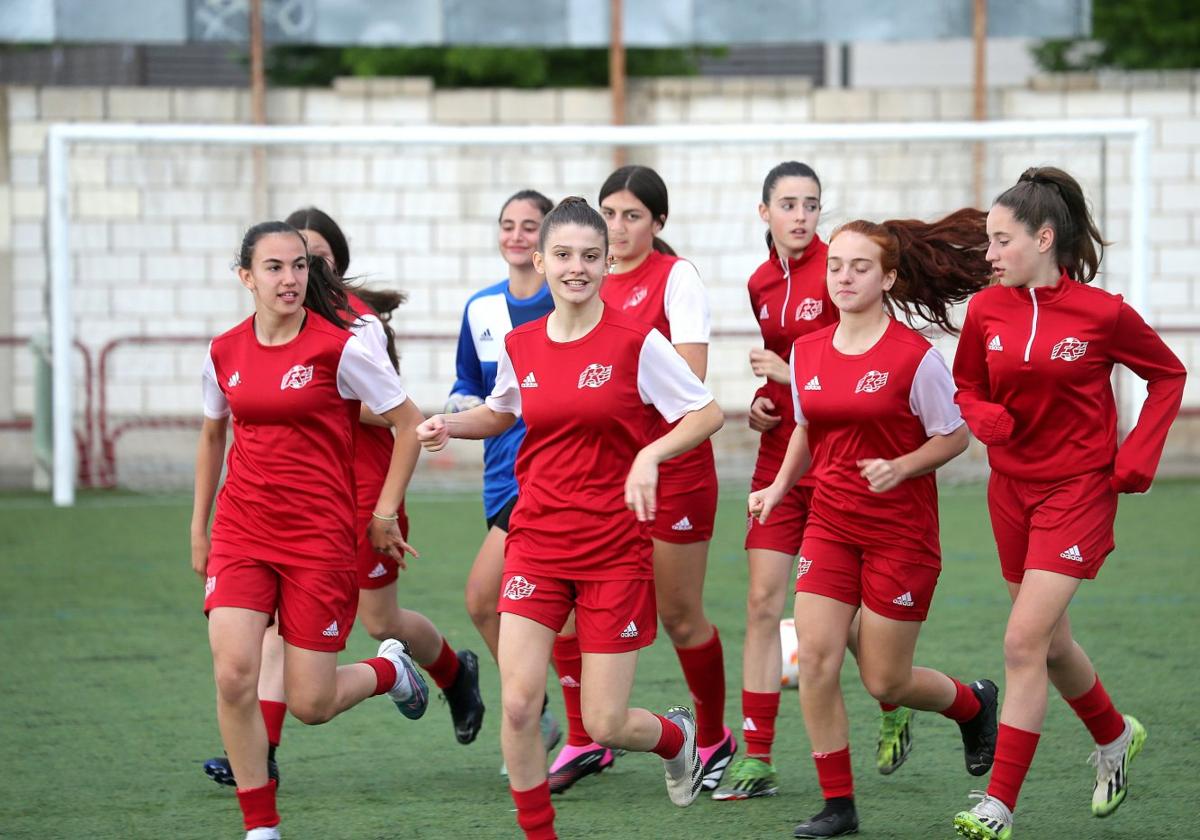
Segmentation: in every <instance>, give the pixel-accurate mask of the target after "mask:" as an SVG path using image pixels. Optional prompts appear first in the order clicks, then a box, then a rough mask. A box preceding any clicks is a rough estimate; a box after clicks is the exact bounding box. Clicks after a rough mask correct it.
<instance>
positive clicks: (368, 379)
mask: <svg viewBox="0 0 1200 840" xmlns="http://www.w3.org/2000/svg"><path fill="white" fill-rule="evenodd" d="M337 386H338V393H339V394H341V395H342V397H343V398H345V399H348V400H360V401H361V402H362V403H363V405H365V406H366V407H367V408H369V409H371V411H373V412H375V413H376V414H384V413H385V412H388V411H391V410H392V409H393V408H395V407H396V406H398V405H401V404H403V402H404V401H405V400H407V399H408V394H407V393H405V391H404V386H403V385H401V384H400V377H399V376H398V375H397V374H396V371H394V370H392V366H391V364H390V363H389V362H388V360H387V357H386V356H384V357H383V358H382V359H381V358H380V357H379V355H378V353H376V352H374V351H373V350H371V348H370V347H368V346H367V344H366V343H365V342H364V341H363V340H362V339H360V338H359V337H358V336H357V335H351V336H350V339H349V341H347V342H346V345H345V346H344V347H343V348H342V358H341V359H340V360H339V361H338V369H337Z"/></svg>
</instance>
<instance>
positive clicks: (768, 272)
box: [747, 236, 838, 486]
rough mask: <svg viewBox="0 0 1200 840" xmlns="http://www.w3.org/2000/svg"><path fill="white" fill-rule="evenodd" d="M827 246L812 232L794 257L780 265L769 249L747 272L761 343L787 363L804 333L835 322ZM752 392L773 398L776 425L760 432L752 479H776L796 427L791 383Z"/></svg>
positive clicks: (809, 482) (805, 480) (768, 384)
mask: <svg viewBox="0 0 1200 840" xmlns="http://www.w3.org/2000/svg"><path fill="white" fill-rule="evenodd" d="M828 255H829V246H828V245H826V244H825V243H824V242H822V241H821V239H820V237H816V236H814V237H813V240H812V242H811V243H809V246H808V247H807V248H805V249H804V253H803V254H802V255H801V256H800V259H798V260H788V261H787V264H786V265H784V263H783V262H782V260H780V258H779V252H778V251H776V250H775V249H774V248H772V249H771V254H770V257H769V258H768V259H767V261H766V262H764V263H763V264H762V265H760V266H759V267H758V268H757V270H755V272H754V273H753V274H752V275H750V281H749V283H748V284H747V290H748V291H749V293H750V309H751V310H752V311H753V312H754V317H755V318H757V319H758V328H759V330H761V331H762V337H763V347H764V348H765V349H767V350H771V351H772V352H774V353H776V354H778V355H779V356H780V358H782V359H783V360H784V361H785V362H786V361H788V360H789V359H790V358H791V355H792V344H794V343H795V341H796V339H798V338H800V336H802V335H808V334H809V333H811V332H816V331H817V330H819V329H822V328H824V327H827V326H829V325H830V324H836V323H837V322H838V311H837V308H836V307H835V306H834V304H833V301H832V300H830V298H829V287H828V285H827V284H826V283H825V262H826V258H827V257H828ZM754 397H755V398H758V397H767V398H768V399H770V400H771V402H773V403H775V412H774V413H776V414H778V415H779V417H780V422H779V425H778V426H776V427H775V428H773V429H771V430H769V431H767V432H764V433H763V435H762V437H761V439H760V440H759V444H758V460H757V461H756V462H755V465H754V479H755V481H756V482H759V483H761V484H764V485H765V484H769V483H770V482H772V481H774V480H775V475H776V474H777V473H778V472H779V467H780V465H781V464H783V456H784V454H785V453H786V452H787V445H788V440H789V439H790V438H791V436H792V430H793V429H794V428H796V418H795V416H794V415H793V414H792V393H791V387H790V386H788V385H784V384H781V383H779V382H772V381H771V380H769V379H768V380H767V381H766V382H765V383H763V385H762V387H760V388H759V389H758V390H757V391H755V392H754ZM800 483H801V484H804V485H807V486H811V485H812V478H811V477H810V476H805V477H804V478H802V479H800Z"/></svg>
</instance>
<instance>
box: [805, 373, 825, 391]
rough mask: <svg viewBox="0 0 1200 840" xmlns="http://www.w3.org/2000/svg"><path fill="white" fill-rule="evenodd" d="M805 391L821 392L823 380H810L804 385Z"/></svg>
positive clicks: (814, 378)
mask: <svg viewBox="0 0 1200 840" xmlns="http://www.w3.org/2000/svg"><path fill="white" fill-rule="evenodd" d="M804 390H805V391H820V390H821V380H820V379H818V378H817V377H815V376H814V377H813V378H812V379H810V380H808V381H807V382H805V383H804Z"/></svg>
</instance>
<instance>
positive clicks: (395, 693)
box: [378, 639, 429, 720]
mask: <svg viewBox="0 0 1200 840" xmlns="http://www.w3.org/2000/svg"><path fill="white" fill-rule="evenodd" d="M378 655H379V656H382V657H383V658H384V659H386V660H388V661H389V662H391V663H392V664H393V665H395V666H396V682H395V684H394V685H393V686H392V687H391V689H390V690H389V691H388V693H387V696H388V697H390V698H392V702H393V703H395V704H396V708H397V709H399V710H400V714H402V715H404V716H405V717H406V718H408V719H409V720H417V719H418V718H420V717H421V716H422V715H423V714H425V709H426V708H428V707H429V686H428V685H426V684H425V678H424V677H422V676H421V672H420V671H418V670H417V666H416V665H414V664H413V661H412V658H411V657H410V656H409V655H408V646H407V645H405V644H404V642H401V641H399V640H398V639H384V640H383V641H382V642H380V643H379V654H378Z"/></svg>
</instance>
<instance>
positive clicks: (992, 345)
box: [987, 333, 1004, 353]
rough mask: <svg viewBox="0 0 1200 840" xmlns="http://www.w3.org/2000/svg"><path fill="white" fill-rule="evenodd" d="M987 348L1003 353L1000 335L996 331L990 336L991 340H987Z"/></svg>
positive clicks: (990, 350)
mask: <svg viewBox="0 0 1200 840" xmlns="http://www.w3.org/2000/svg"><path fill="white" fill-rule="evenodd" d="M987 349H988V351H989V352H992V353H1003V352H1004V345H1003V344H1002V343H1001V342H1000V335H999V333H997V334H996V335H994V336H992V340H991V341H989V342H988V345H987Z"/></svg>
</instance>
